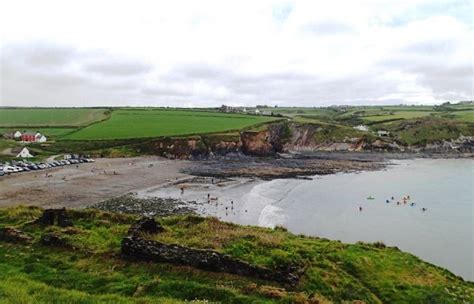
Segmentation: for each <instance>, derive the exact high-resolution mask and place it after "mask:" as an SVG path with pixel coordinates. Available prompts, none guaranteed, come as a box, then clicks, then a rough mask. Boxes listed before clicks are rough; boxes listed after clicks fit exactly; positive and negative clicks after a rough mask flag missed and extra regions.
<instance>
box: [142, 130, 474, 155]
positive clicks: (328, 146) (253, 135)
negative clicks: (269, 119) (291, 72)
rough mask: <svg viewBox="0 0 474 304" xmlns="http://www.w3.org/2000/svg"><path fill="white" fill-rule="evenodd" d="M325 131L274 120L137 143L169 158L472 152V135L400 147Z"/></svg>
mask: <svg viewBox="0 0 474 304" xmlns="http://www.w3.org/2000/svg"><path fill="white" fill-rule="evenodd" d="M325 132H327V130H326V129H325V128H323V127H321V126H317V125H300V124H294V123H291V124H289V123H276V124H273V125H270V126H269V127H268V128H267V129H266V130H262V131H244V132H241V133H240V134H238V135H237V134H236V135H232V136H226V135H208V136H195V137H190V138H164V139H156V140H151V141H148V142H146V143H141V144H138V145H137V147H138V148H139V150H140V152H145V153H150V154H157V155H161V156H164V157H168V158H171V159H200V158H213V157H217V156H225V155H227V154H229V153H243V154H246V155H254V156H274V155H275V154H276V153H280V152H288V151H298V152H301V151H326V152H331V151H378V152H383V151H387V152H425V151H426V152H433V153H449V152H461V153H472V152H473V151H474V137H472V136H471V137H469V136H467V137H466V136H461V137H459V138H458V139H456V140H452V141H441V142H439V143H433V144H429V145H426V146H403V145H400V144H399V143H397V142H396V141H395V140H394V139H393V138H388V137H386V138H375V137H373V136H367V135H360V134H358V135H357V136H353V137H349V136H346V137H339V138H331V136H326V137H322V136H321V134H323V135H324V134H325Z"/></svg>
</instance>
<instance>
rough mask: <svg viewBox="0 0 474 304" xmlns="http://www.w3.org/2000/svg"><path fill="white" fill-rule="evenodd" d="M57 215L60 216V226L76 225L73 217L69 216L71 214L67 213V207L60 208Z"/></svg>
mask: <svg viewBox="0 0 474 304" xmlns="http://www.w3.org/2000/svg"><path fill="white" fill-rule="evenodd" d="M57 217H58V226H59V227H71V226H74V223H73V222H72V219H71V217H69V214H67V212H66V208H63V209H60V210H59V211H58V212H57Z"/></svg>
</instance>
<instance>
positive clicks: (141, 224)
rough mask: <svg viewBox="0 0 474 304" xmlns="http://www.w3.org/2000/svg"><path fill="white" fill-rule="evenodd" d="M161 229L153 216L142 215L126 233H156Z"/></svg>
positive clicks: (161, 230)
mask: <svg viewBox="0 0 474 304" xmlns="http://www.w3.org/2000/svg"><path fill="white" fill-rule="evenodd" d="M163 231H164V229H163V227H161V225H160V224H159V223H157V222H156V221H155V219H154V218H152V217H144V218H142V219H140V220H139V221H138V222H136V223H135V224H133V225H132V226H131V227H130V229H128V235H139V233H140V232H145V233H150V234H156V233H160V232H163Z"/></svg>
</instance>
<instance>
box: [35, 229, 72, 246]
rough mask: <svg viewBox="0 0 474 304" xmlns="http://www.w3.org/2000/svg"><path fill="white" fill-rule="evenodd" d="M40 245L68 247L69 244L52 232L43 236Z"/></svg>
mask: <svg viewBox="0 0 474 304" xmlns="http://www.w3.org/2000/svg"><path fill="white" fill-rule="evenodd" d="M40 243H41V244H42V245H45V246H52V247H67V242H66V240H64V239H63V238H61V236H60V235H59V234H57V233H54V232H50V233H45V234H43V235H42V236H41V239H40Z"/></svg>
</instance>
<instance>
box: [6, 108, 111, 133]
mask: <svg viewBox="0 0 474 304" xmlns="http://www.w3.org/2000/svg"><path fill="white" fill-rule="evenodd" d="M106 111H107V109H87V108H71V109H66V108H24V109H19V108H14V109H10V108H0V127H3V128H11V127H79V126H85V125H88V124H90V123H93V122H96V121H99V120H102V119H105V118H107V113H106Z"/></svg>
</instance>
